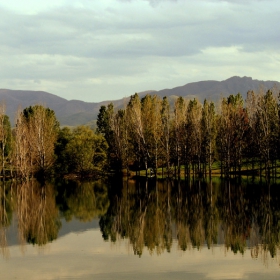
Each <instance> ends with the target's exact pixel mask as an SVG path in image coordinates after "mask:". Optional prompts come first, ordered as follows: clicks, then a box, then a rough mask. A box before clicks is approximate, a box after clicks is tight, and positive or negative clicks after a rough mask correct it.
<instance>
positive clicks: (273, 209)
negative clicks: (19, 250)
mask: <svg viewBox="0 0 280 280" xmlns="http://www.w3.org/2000/svg"><path fill="white" fill-rule="evenodd" d="M279 198H280V190H279V185H277V184H268V183H258V184H257V183H253V182H248V181H240V180H230V181H226V180H224V181H221V180H219V179H215V178H213V180H210V181H201V180H186V181H174V180H162V181H160V180H158V181H157V180H138V181H135V180H126V181H123V180H122V179H120V180H119V181H116V180H114V181H113V183H106V184H105V183H102V182H100V181H98V182H93V181H92V182H90V181H87V182H78V181H64V182H56V183H55V184H52V183H45V184H44V185H41V184H40V183H39V182H37V181H35V180H30V181H26V182H22V183H18V182H0V244H1V250H2V251H1V252H2V255H3V256H4V257H6V258H7V257H8V256H9V251H8V244H7V235H6V233H7V229H8V227H9V226H10V225H11V221H12V217H13V213H16V217H17V226H18V236H19V239H20V243H21V244H25V243H26V242H29V243H32V244H38V245H44V244H46V243H48V242H50V241H52V240H54V239H56V238H57V237H58V233H59V230H60V227H61V219H62V218H65V220H66V221H70V220H71V219H73V218H75V219H78V220H80V221H91V220H92V219H94V218H98V217H100V220H99V225H100V229H101V232H102V235H103V238H104V240H111V241H112V242H116V241H117V240H121V239H127V240H129V243H130V244H131V248H132V249H133V251H134V253H135V254H136V255H139V256H141V255H142V254H143V251H144V249H146V250H148V251H149V253H150V254H154V253H155V254H161V253H163V252H164V251H167V252H170V251H171V249H172V244H173V243H176V244H177V246H178V249H179V250H183V251H185V250H193V249H194V248H195V249H196V250H201V249H202V248H203V247H208V248H213V247H214V246H217V245H222V246H224V248H225V250H226V252H227V251H232V252H234V253H241V254H243V253H244V252H245V250H250V251H251V256H252V258H263V260H264V261H265V262H266V261H267V259H268V258H269V257H273V258H276V257H278V256H279V250H280V236H279V234H280V203H279ZM174 240H176V242H174Z"/></svg>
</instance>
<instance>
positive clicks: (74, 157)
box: [63, 126, 108, 175]
mask: <svg viewBox="0 0 280 280" xmlns="http://www.w3.org/2000/svg"><path fill="white" fill-rule="evenodd" d="M67 137H68V140H67V144H66V146H65V151H64V152H63V154H64V157H65V159H67V160H68V162H69V167H68V168H69V169H68V172H70V173H71V172H72V173H79V174H81V175H87V174H90V173H93V172H101V171H102V170H103V169H104V167H105V165H106V156H107V155H106V152H107V148H108V146H107V143H106V141H105V139H104V137H103V136H102V135H100V134H99V135H98V134H94V132H93V130H92V129H90V128H89V127H86V126H79V127H76V128H75V129H74V130H73V132H72V135H71V136H70V135H67Z"/></svg>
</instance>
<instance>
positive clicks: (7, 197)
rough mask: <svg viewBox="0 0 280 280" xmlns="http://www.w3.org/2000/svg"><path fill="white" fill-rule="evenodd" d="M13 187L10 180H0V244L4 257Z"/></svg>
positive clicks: (6, 256) (10, 219) (9, 223)
mask: <svg viewBox="0 0 280 280" xmlns="http://www.w3.org/2000/svg"><path fill="white" fill-rule="evenodd" d="M12 198H13V188H12V184H11V182H5V181H1V182H0V246H1V253H2V255H3V256H4V257H5V258H8V257H9V249H8V243H7V229H8V227H9V226H10V225H11V221H12V216H13V210H14V204H13V199H12Z"/></svg>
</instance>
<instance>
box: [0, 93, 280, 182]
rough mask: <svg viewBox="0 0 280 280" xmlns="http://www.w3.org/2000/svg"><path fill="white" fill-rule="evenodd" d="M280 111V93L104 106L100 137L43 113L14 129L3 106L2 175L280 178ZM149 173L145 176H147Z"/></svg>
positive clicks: (24, 113) (39, 109)
mask: <svg viewBox="0 0 280 280" xmlns="http://www.w3.org/2000/svg"><path fill="white" fill-rule="evenodd" d="M279 121H280V107H279V97H278V96H277V94H276V92H275V90H268V91H266V92H265V91H262V90H259V92H258V93H255V92H253V91H249V92H248V93H247V98H246V100H243V98H242V96H241V95H240V94H237V95H230V96H229V97H226V98H222V99H221V100H220V102H219V104H214V103H213V102H211V101H208V100H205V101H204V102H203V104H201V103H200V102H199V101H198V100H197V99H193V100H186V99H184V98H182V97H178V98H177V99H176V100H175V101H174V102H173V103H172V104H169V100H168V99H167V98H166V97H164V98H163V99H161V98H159V97H158V96H157V95H146V96H145V97H143V98H142V99H140V98H139V96H138V94H135V95H133V96H131V98H130V101H129V102H128V104H127V105H126V106H124V108H123V109H118V110H116V109H115V108H114V106H113V104H109V105H108V106H101V108H100V110H99V114H98V119H97V129H96V130H95V131H94V130H92V129H91V128H89V127H86V126H79V127H76V128H74V129H72V130H71V129H70V128H68V127H64V128H61V127H60V126H59V123H58V121H57V119H56V116H55V113H54V111H53V110H51V109H49V108H45V107H43V106H41V105H35V106H30V107H28V108H25V109H24V110H18V112H17V116H16V121H15V127H14V128H13V129H12V128H11V124H10V122H9V118H8V117H7V116H6V115H5V105H4V104H2V105H1V106H0V163H1V173H2V175H9V176H13V177H14V176H17V177H21V178H28V177H30V176H33V175H37V176H46V175H47V176H49V175H54V174H56V175H67V174H68V175H69V174H72V175H73V174H74V175H79V176H89V175H90V176H92V175H93V176H96V175H100V174H105V173H108V172H118V173H124V172H126V173H127V174H129V173H132V172H136V175H138V174H140V170H145V172H144V174H146V175H149V176H150V175H155V176H157V175H159V174H161V175H164V176H176V177H177V176H178V177H179V176H182V175H185V176H189V175H190V174H197V175H200V176H204V175H207V174H208V175H210V176H211V174H212V172H213V166H215V168H216V169H219V173H220V174H222V175H223V176H229V175H230V174H237V173H238V174H241V173H242V172H244V173H245V172H247V173H257V174H266V175H268V176H270V175H272V176H275V175H276V174H277V160H278V158H279V156H280V150H279V145H278V143H279V141H280V129H279V128H280V126H279ZM142 173H143V171H142Z"/></svg>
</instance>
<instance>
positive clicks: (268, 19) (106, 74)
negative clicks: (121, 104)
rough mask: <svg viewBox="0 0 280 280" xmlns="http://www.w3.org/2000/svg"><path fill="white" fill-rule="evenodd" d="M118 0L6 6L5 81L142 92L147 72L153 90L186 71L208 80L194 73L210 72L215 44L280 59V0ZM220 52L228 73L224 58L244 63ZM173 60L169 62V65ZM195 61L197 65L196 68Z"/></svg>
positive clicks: (0, 27)
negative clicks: (16, 9)
mask: <svg viewBox="0 0 280 280" xmlns="http://www.w3.org/2000/svg"><path fill="white" fill-rule="evenodd" d="M108 3H109V2H108ZM110 3H112V2H110ZM110 3H109V4H110ZM116 3H118V5H109V4H108V5H107V6H106V5H104V7H101V8H99V9H98V10H97V9H89V8H74V7H71V6H65V7H60V8H55V9H52V10H46V11H44V12H40V13H37V14H32V15H29V14H19V13H13V12H9V11H7V10H4V9H2V10H1V9H0V12H1V15H2V16H1V19H0V41H1V45H0V59H1V62H2V69H0V76H1V81H2V84H4V85H5V87H9V83H11V81H13V79H14V81H15V83H18V84H19V85H20V84H22V85H24V86H28V85H29V84H30V85H32V86H34V85H36V86H37V87H39V86H45V87H47V86H50V85H51V89H55V85H57V87H58V88H60V87H61V85H58V83H60V82H63V83H64V84H65V85H66V84H67V85H71V86H72V87H73V88H78V87H79V84H80V85H81V84H82V83H83V84H84V87H85V85H88V90H85V92H89V91H90V90H92V89H94V88H97V87H98V90H101V89H102V85H104V87H103V89H104V90H105V89H108V90H112V89H113V88H115V89H116V88H117V87H119V93H120V94H121V93H122V92H123V91H125V90H126V89H128V88H129V90H131V89H132V88H133V83H134V86H135V90H133V91H137V90H138V89H137V88H136V87H138V88H139V87H141V83H143V82H144V81H145V79H146V78H147V77H148V78H149V82H148V83H147V86H149V89H151V87H152V86H153V85H154V86H153V88H156V89H161V88H162V87H165V86H166V84H167V83H170V82H172V79H173V81H174V82H180V81H182V83H186V82H188V80H187V79H186V77H185V76H184V74H183V73H189V74H188V75H189V77H191V78H193V77H196V78H195V79H196V80H199V79H203V78H204V77H205V76H207V75H205V76H203V75H202V76H200V77H201V78H199V76H194V74H193V73H194V72H196V73H198V74H197V75H199V72H200V73H203V72H204V71H205V70H204V69H202V68H203V64H201V61H204V63H205V65H207V63H208V62H210V61H211V56H209V55H207V50H208V49H214V50H216V51H217V52H219V49H223V48H228V49H229V50H230V49H231V48H232V47H236V48H238V52H239V54H240V59H241V58H242V59H244V58H245V56H244V55H246V53H248V57H249V61H250V62H251V63H252V62H253V61H254V59H253V55H255V56H256V57H259V56H260V53H262V54H267V55H268V56H269V55H270V54H271V53H273V55H274V56H276V59H279V47H280V39H279V31H280V30H279V24H278V14H279V10H280V7H278V6H279V5H278V4H277V1H265V2H264V1H257V0H255V1H253V0H252V1H246V4H244V2H243V1H239V0H236V1H225V0H211V1H206V0H205V1H202V0H199V1H196V2H194V1H182V0H177V1H172V0H154V1H153V0H150V1H148V0H141V1H136V0H131V1H124V0H118V1H117V2H116ZM145 3H146V4H145ZM151 6H152V7H151ZM217 54H219V53H217ZM241 54H244V55H241ZM215 57H216V69H217V73H219V72H226V71H224V70H222V69H223V68H222V67H226V65H224V63H225V61H226V63H232V64H233V65H231V66H230V67H233V66H234V65H236V66H237V64H236V63H237V61H236V59H233V60H229V59H230V53H229V54H227V57H223V54H221V55H220V57H219V56H215ZM218 59H219V60H220V61H218ZM206 60H207V61H208V62H207V61H206ZM195 61H197V65H200V66H199V67H200V68H197V67H196V66H195V65H196V64H195ZM255 61H257V60H255ZM166 64H168V65H170V66H169V67H165V65H166ZM183 64H185V69H186V70H185V71H183V70H182V69H183ZM189 65H191V67H193V69H196V68H197V70H193V71H192V72H190V71H189V69H188V67H190V66H189ZM256 66H257V65H256ZM207 67H209V66H207ZM239 67H240V65H238V67H237V68H236V70H235V71H238V69H239ZM244 67H245V66H244ZM246 67H248V66H246ZM162 69H165V71H166V72H163V70H162ZM168 69H169V70H168ZM199 69H200V70H199ZM246 69H247V68H246ZM248 69H249V68H248ZM250 69H251V68H250ZM168 71H170V72H168ZM250 71H251V70H250ZM263 71H264V70H263ZM233 72H234V71H232V73H233ZM159 73H160V74H159ZM212 73H213V71H212ZM264 73H265V72H264ZM214 74H215V73H214ZM229 74H230V73H229ZM233 74H234V75H236V74H237V75H238V74H239V73H237V72H234V73H233ZM159 75H161V76H160V77H159ZM215 75H216V74H215ZM119 77H122V78H123V80H125V79H126V80H127V81H128V83H129V86H124V84H125V82H121V83H120V82H118V83H117V82H116V83H115V85H113V81H117V80H118V79H119ZM163 77H165V81H166V83H165V84H164V78H163ZM207 77H208V76H207ZM216 77H220V76H219V75H218V74H217V76H216ZM216 77H215V76H213V77H212V79H217V78H216ZM108 80H110V86H108ZM29 81H30V82H29ZM153 81H154V82H153ZM39 82H40V83H39ZM74 83H76V84H75V85H74ZM97 84H98V86H97ZM161 85H162V87H161ZM177 85H179V84H177ZM144 86H145V84H143V87H144ZM174 86H176V85H174ZM2 87H3V86H2ZM30 89H32V88H30ZM36 89H37V88H36ZM141 89H143V90H145V88H142V87H141ZM65 92H66V90H65Z"/></svg>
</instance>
